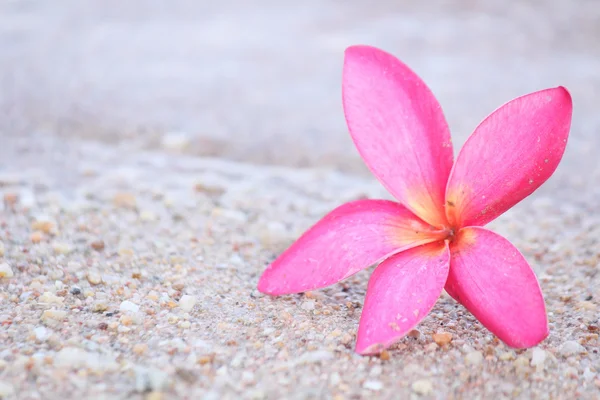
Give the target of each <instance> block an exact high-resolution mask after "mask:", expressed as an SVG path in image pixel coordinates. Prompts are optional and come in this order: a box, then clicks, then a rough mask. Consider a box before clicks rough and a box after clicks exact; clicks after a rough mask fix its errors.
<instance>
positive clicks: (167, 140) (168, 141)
mask: <svg viewBox="0 0 600 400" xmlns="http://www.w3.org/2000/svg"><path fill="white" fill-rule="evenodd" d="M190 144H191V139H190V136H189V135H188V134H187V133H185V132H169V133H166V134H165V135H164V136H163V137H162V140H161V145H162V147H163V148H164V149H166V150H170V151H183V150H185V149H186V148H187V147H189V146H190Z"/></svg>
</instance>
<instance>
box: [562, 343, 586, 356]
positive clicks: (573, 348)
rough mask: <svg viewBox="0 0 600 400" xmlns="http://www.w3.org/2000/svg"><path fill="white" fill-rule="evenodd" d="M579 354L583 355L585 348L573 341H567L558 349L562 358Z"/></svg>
mask: <svg viewBox="0 0 600 400" xmlns="http://www.w3.org/2000/svg"><path fill="white" fill-rule="evenodd" d="M581 353H585V347H583V346H582V345H580V344H579V343H577V342H576V341H574V340H567V341H566V342H564V343H563V345H562V346H561V348H560V354H561V355H563V356H572V355H574V354H581Z"/></svg>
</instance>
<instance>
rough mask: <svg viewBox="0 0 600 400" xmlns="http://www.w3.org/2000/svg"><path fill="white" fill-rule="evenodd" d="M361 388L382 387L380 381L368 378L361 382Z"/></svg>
mask: <svg viewBox="0 0 600 400" xmlns="http://www.w3.org/2000/svg"><path fill="white" fill-rule="evenodd" d="M363 388H365V389H368V390H373V391H379V390H381V389H383V383H382V382H381V381H373V380H368V381H365V383H363Z"/></svg>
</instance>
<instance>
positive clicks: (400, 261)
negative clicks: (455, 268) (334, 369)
mask: <svg viewBox="0 0 600 400" xmlns="http://www.w3.org/2000/svg"><path fill="white" fill-rule="evenodd" d="M449 261H450V251H449V250H448V245H447V244H446V243H444V242H441V241H438V242H436V243H431V244H427V245H425V246H420V247H416V248H413V249H410V250H408V251H404V252H402V253H399V254H396V255H394V256H392V257H390V258H388V259H387V260H385V261H384V262H382V263H381V265H379V266H378V267H377V268H376V269H375V272H373V275H372V276H371V279H370V280H369V287H368V289H367V297H366V299H365V304H364V307H363V312H362V315H361V317H360V324H359V327H358V339H357V341H356V352H357V353H360V354H374V353H379V352H381V351H382V350H384V349H385V348H387V347H389V346H391V345H392V344H394V342H396V341H397V340H399V339H400V338H402V336H404V335H405V334H406V333H407V332H408V331H410V330H411V329H412V328H414V326H415V325H417V324H418V323H419V322H421V320H422V319H423V318H425V316H426V315H427V314H428V313H429V311H430V310H431V309H432V308H433V306H434V304H435V302H436V301H437V299H438V297H439V296H440V294H441V293H442V290H443V288H444V283H445V282H446V278H447V276H448V268H449Z"/></svg>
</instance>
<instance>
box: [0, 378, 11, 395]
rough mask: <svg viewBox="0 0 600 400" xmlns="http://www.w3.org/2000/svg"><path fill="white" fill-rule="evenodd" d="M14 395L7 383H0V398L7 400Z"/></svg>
mask: <svg viewBox="0 0 600 400" xmlns="http://www.w3.org/2000/svg"><path fill="white" fill-rule="evenodd" d="M14 394H15V388H14V387H13V385H11V384H10V383H8V382H2V381H0V398H2V399H4V398H8V397H9V396H13V395H14Z"/></svg>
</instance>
